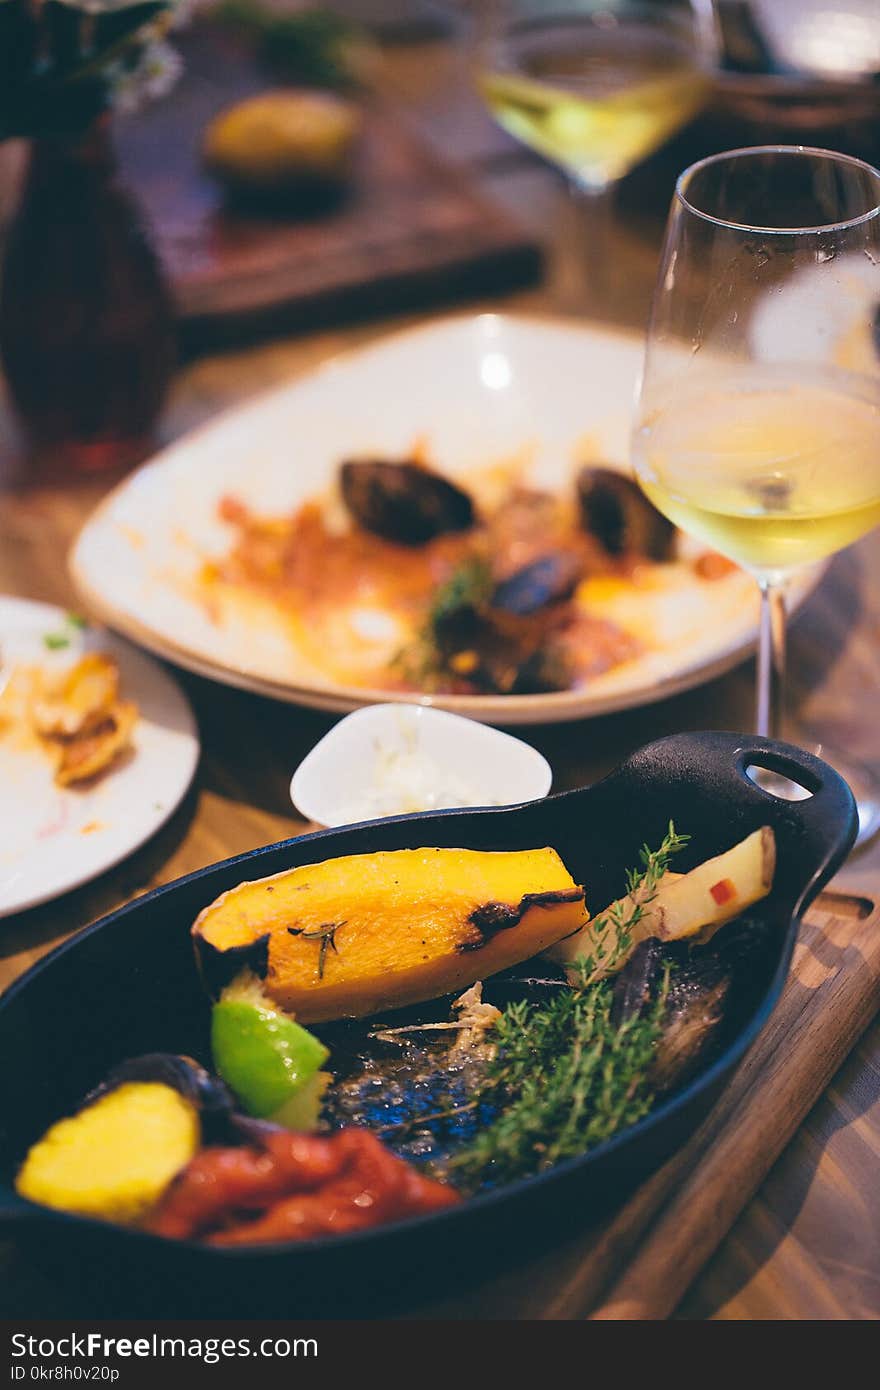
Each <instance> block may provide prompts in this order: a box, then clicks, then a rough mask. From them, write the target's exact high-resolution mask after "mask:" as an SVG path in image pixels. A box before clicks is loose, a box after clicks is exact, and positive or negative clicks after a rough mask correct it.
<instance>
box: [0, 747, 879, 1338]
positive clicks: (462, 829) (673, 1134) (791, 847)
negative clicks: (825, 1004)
mask: <svg viewBox="0 0 880 1390" xmlns="http://www.w3.org/2000/svg"><path fill="white" fill-rule="evenodd" d="M750 765H757V766H760V767H764V768H768V769H772V770H773V771H775V772H778V773H781V774H783V775H784V776H786V777H789V778H791V779H792V780H793V781H795V782H797V783H799V784H800V785H801V786H802V787H804V788H805V789H806V790H807V791H809V792H810V793H811V794H812V795H811V796H810V797H809V798H808V799H805V800H801V801H797V802H791V801H782V800H779V799H777V798H776V797H774V796H771V795H769V794H767V793H766V792H764V791H762V790H760V789H759V787H758V786H756V785H755V783H754V782H753V781H752V780H751V779H750V778H749V777H747V776H746V772H745V769H746V768H747V767H749V766H750ZM670 818H672V819H674V821H675V823H676V827H677V828H678V829H679V830H680V831H686V832H688V833H689V834H690V835H691V836H692V839H691V843H690V845H689V847H688V849H687V850H686V851H685V853H684V854H683V855H682V856H681V858H680V861H677V864H676V867H680V868H683V869H686V868H688V867H691V866H692V865H693V864H696V863H699V862H700V861H701V860H704V859H706V858H708V857H710V856H712V855H714V854H717V853H719V852H721V851H722V850H724V849H727V848H729V847H730V846H731V845H733V844H734V843H736V842H737V841H739V840H741V839H742V838H743V837H744V836H746V835H747V834H749V833H751V832H752V831H753V830H756V829H758V828H759V827H760V826H761V825H765V824H770V825H771V826H772V827H773V829H774V831H775V833H776V839H777V847H778V866H777V872H776V877H775V881H774V886H773V892H772V894H771V895H770V897H769V898H767V899H766V900H765V901H764V903H762V904H761V905H760V906H759V908H758V912H759V913H760V915H761V916H762V917H763V919H764V920H765V921H766V922H767V924H768V926H769V928H770V941H771V948H770V950H769V951H765V952H764V953H763V954H762V956H761V957H760V959H759V958H758V957H756V961H755V979H754V989H753V991H752V992H751V995H750V1004H749V1008H748V1010H747V1012H746V1014H745V1015H744V1016H743V1018H742V1020H741V1021H740V1022H738V1025H737V1029H736V1031H735V1034H734V1036H733V1037H732V1038H730V1039H728V1041H727V1043H726V1045H725V1046H724V1048H723V1050H722V1051H721V1053H720V1055H717V1056H716V1057H715V1059H714V1061H712V1062H711V1063H710V1064H709V1065H708V1066H707V1067H706V1068H705V1069H704V1070H703V1072H702V1073H701V1074H699V1075H698V1076H697V1077H696V1079H695V1080H693V1081H691V1082H690V1083H689V1084H687V1085H686V1086H684V1088H683V1089H681V1090H679V1091H678V1093H674V1094H672V1095H671V1096H670V1097H669V1098H667V1099H666V1100H664V1101H661V1102H660V1103H659V1104H658V1105H657V1106H656V1107H655V1109H654V1110H653V1111H652V1113H651V1114H650V1115H648V1116H647V1117H646V1118H645V1119H644V1120H642V1121H641V1122H640V1123H638V1124H637V1125H635V1126H633V1127H632V1128H631V1129H629V1130H627V1131H625V1132H623V1133H621V1134H620V1135H618V1136H616V1137H615V1138H614V1139H612V1140H611V1141H609V1142H608V1143H606V1144H605V1145H603V1146H602V1147H600V1148H597V1149H596V1150H594V1151H593V1152H591V1153H589V1154H586V1155H585V1156H583V1157H582V1158H579V1159H575V1160H571V1161H569V1162H566V1163H563V1164H560V1165H558V1166H557V1167H556V1168H554V1169H552V1170H551V1171H549V1172H547V1173H544V1174H541V1175H539V1176H538V1177H533V1178H530V1179H527V1180H524V1181H521V1182H518V1183H516V1184H513V1185H510V1186H508V1187H505V1188H500V1189H496V1190H493V1191H490V1192H488V1193H485V1194H483V1195H481V1196H478V1197H476V1198H474V1199H472V1200H470V1201H468V1202H466V1203H463V1204H462V1206H461V1207H460V1208H457V1209H453V1210H451V1211H449V1212H444V1213H440V1214H435V1215H432V1216H429V1217H425V1218H420V1219H417V1220H413V1221H410V1222H406V1223H401V1224H398V1225H395V1226H389V1227H384V1228H379V1229H377V1230H375V1231H370V1232H367V1233H362V1234H360V1235H356V1236H351V1237H341V1238H338V1239H333V1240H323V1241H316V1242H310V1243H308V1244H287V1245H276V1246H262V1247H255V1248H251V1249H240V1248H235V1249H215V1248H210V1247H207V1246H199V1245H196V1244H190V1243H186V1242H172V1241H163V1240H160V1239H158V1238H157V1237H153V1236H149V1235H146V1234H143V1233H141V1232H138V1231H126V1230H123V1229H120V1228H118V1227H113V1226H110V1225H105V1224H103V1223H100V1222H96V1221H89V1220H84V1219H81V1218H77V1217H71V1216H67V1215H64V1214H62V1213H57V1212H50V1211H48V1210H46V1209H44V1208H39V1207H36V1206H34V1205H32V1204H30V1203H27V1202H24V1201H22V1200H21V1199H19V1198H17V1197H16V1195H15V1194H14V1192H13V1190H12V1180H13V1177H14V1173H15V1169H16V1167H17V1164H18V1163H19V1162H20V1160H21V1158H22V1156H23V1154H24V1152H25V1151H26V1150H27V1148H28V1146H29V1145H30V1144H31V1143H32V1142H33V1141H34V1139H35V1138H37V1137H38V1136H39V1134H41V1133H42V1132H43V1130H44V1129H45V1128H46V1127H47V1126H48V1125H49V1124H50V1123H51V1122H53V1121H54V1120H56V1119H57V1118H58V1117H59V1116H61V1115H63V1114H65V1113H67V1112H69V1111H71V1110H72V1109H74V1108H75V1107H76V1105H77V1104H78V1102H79V1101H80V1100H81V1098H82V1097H83V1096H84V1095H85V1093H86V1092H87V1091H88V1090H89V1089H90V1088H91V1087H93V1086H94V1085H95V1084H96V1083H97V1082H98V1081H100V1079H101V1078H102V1077H103V1076H104V1074H105V1073H106V1072H107V1071H108V1069H109V1068H110V1067H111V1066H112V1065H113V1064H115V1063H118V1062H119V1061H121V1060H122V1059H123V1058H125V1057H129V1056H134V1055H136V1054H138V1053H142V1052H153V1051H160V1050H161V1051H170V1052H184V1053H188V1054H190V1055H195V1056H198V1057H201V1058H202V1059H207V1057H208V1051H207V1030H208V1014H209V1010H208V1007H207V1003H206V1000H205V998H204V996H203V994H202V992H201V989H200V985H199V981H198V979H197V975H196V971H195V968H194V963H193V955H192V948H191V943H190V936H189V929H190V925H191V923H192V922H193V920H194V918H195V917H196V915H197V913H198V912H199V911H200V910H201V908H203V907H204V906H205V905H206V904H207V903H209V902H211V901H212V900H213V899H214V898H215V897H216V896H217V895H218V894H219V893H222V892H224V891H225V890H226V889H228V888H232V887H233V886H234V885H236V884H237V883H240V882H241V881H242V880H243V879H246V878H261V877H263V876H265V875H268V874H274V873H278V872H279V871H281V870H283V869H288V868H291V867H294V866H297V865H301V864H309V863H314V862H316V861H318V860H322V859H326V858H329V857H332V856H335V855H342V854H356V853H366V852H370V851H374V850H389V849H403V848H417V847H419V846H422V845H438V846H458V847H464V848H471V849H481V850H498V849H526V848H533V847H537V846H542V845H552V846H553V847H554V848H555V849H557V850H558V851H559V853H560V854H561V856H562V858H563V860H564V861H565V863H566V865H567V866H568V868H569V870H570V871H571V873H572V874H573V875H574V877H575V878H576V879H577V880H578V882H583V883H585V884H586V885H587V898H588V902H589V903H590V904H592V905H593V906H594V907H598V906H599V905H603V904H605V903H607V902H610V901H612V900H613V899H614V898H615V897H616V896H617V895H619V894H620V893H621V891H622V890H623V886H624V874H625V871H626V869H627V868H629V867H630V866H632V865H634V864H636V863H637V856H638V851H639V849H640V847H641V846H642V845H643V844H645V843H647V844H649V845H656V844H659V843H660V841H661V840H662V838H663V834H664V832H665V830H666V827H667V824H668V822H669V820H670ZM855 832H856V811H855V806H854V802H853V798H852V794H851V792H850V790H849V788H848V787H847V785H846V783H845V782H843V780H842V779H841V778H840V777H839V776H838V775H837V773H835V772H834V771H833V770H832V769H831V768H830V767H828V766H827V765H826V764H824V763H822V762H820V761H819V760H818V759H816V758H814V757H812V756H810V755H809V754H807V753H804V752H802V751H800V750H799V749H795V748H793V747H789V746H787V745H785V744H780V743H773V742H770V741H768V740H766V739H760V738H752V737H744V736H741V735H738V734H721V733H700V734H680V735H675V736H674V737H671V738H665V739H661V740H660V741H658V742H656V743H652V744H650V745H648V746H647V747H646V748H643V749H642V750H641V751H639V752H637V753H635V754H634V755H633V756H632V757H631V758H629V759H628V760H627V762H625V763H624V764H623V765H622V767H620V768H619V769H618V770H617V771H616V772H614V773H612V774H611V775H610V776H609V777H606V778H605V779H604V780H603V781H601V782H599V783H597V784H596V785H595V786H592V787H586V788H583V789H582V790H580V791H573V792H565V793H563V794H561V795H558V796H553V797H550V798H548V799H547V800H545V801H540V802H530V803H527V804H525V805H523V806H516V807H512V808H506V809H487V810H476V811H472V810H468V811H447V812H435V813H433V814H430V815H416V816H404V817H398V818H395V819H391V820H383V821H377V822H373V823H368V824H364V825H360V826H353V827H347V828H344V829H341V830H332V831H323V832H320V833H318V834H314V835H305V836H301V837H299V838H297V839H293V840H287V841H285V842H283V843H281V844H278V845H270V846H268V847H267V848H265V849H258V850H254V851H253V852H252V853H250V854H245V855H241V856H239V857H238V858H235V859H229V860H226V861H225V862H224V863H220V864H214V865H212V866H211V867H210V868H207V869H203V870H201V871H199V872H198V873H194V874H191V875H189V876H188V877H187V878H183V879H180V880H179V881H178V882H176V883H172V884H169V885H168V886H167V887H164V888H159V889H157V890H156V891H155V892H152V893H148V894H147V895H146V896H144V897H142V898H139V899H138V900H137V901H136V902H133V903H131V904H129V905H128V906H127V907H124V908H122V909H120V910H119V911H118V912H115V913H112V914H111V915H110V916H109V917H105V918H104V919H103V920H101V921H99V922H97V923H95V924H94V925H93V926H91V927H89V928H88V929H87V930H85V931H83V932H81V933H80V934H79V935H78V936H76V937H75V938H74V939H73V940H71V941H70V942H67V943H65V944H64V945H62V946H61V947H60V948H59V949H58V950H56V951H54V952H53V953H52V954H51V955H49V956H48V957H47V958H46V959H45V960H43V961H41V962H40V963H39V964H38V965H37V966H35V967H34V969H32V970H31V971H29V972H28V973H27V974H26V975H25V976H23V977H22V979H20V980H19V981H17V982H16V983H15V984H14V985H13V986H12V987H11V989H9V990H8V991H7V993H6V994H5V995H4V996H3V998H2V999H0V1057H2V1059H3V1061H2V1067H0V1155H2V1170H0V1180H2V1183H3V1186H2V1187H0V1217H2V1218H4V1219H5V1220H6V1221H10V1222H18V1223H21V1229H20V1231H19V1232H18V1234H20V1235H21V1236H22V1237H25V1236H26V1240H25V1241H24V1242H23V1243H24V1244H25V1245H26V1246H28V1247H29V1248H31V1249H34V1248H36V1249H38V1250H40V1251H41V1252H43V1253H42V1255H41V1258H42V1259H43V1260H44V1261H45V1262H46V1264H47V1265H51V1267H52V1268H53V1270H56V1272H57V1271H58V1270H60V1271H61V1275H60V1277H62V1278H65V1279H67V1281H68V1285H67V1286H68V1287H69V1288H70V1289H71V1290H73V1289H75V1290H76V1291H77V1292H76V1293H72V1294H71V1299H72V1302H71V1311H73V1310H74V1309H77V1308H78V1309H84V1310H85V1311H91V1312H98V1311H104V1312H105V1313H111V1314H112V1313H114V1312H115V1313H117V1314H118V1315H126V1314H134V1313H137V1312H141V1313H143V1312H156V1313H161V1312H164V1313H166V1314H168V1313H170V1314H174V1313H177V1314H180V1315H182V1314H185V1313H202V1314H210V1313H213V1314H218V1313H221V1312H222V1313H227V1314H229V1313H235V1312H238V1313H245V1312H249V1313H251V1314H254V1313H262V1314H268V1313H271V1312H274V1313H276V1314H278V1313H286V1314H293V1315H297V1314H298V1315H305V1314H312V1315H318V1316H320V1315H322V1314H323V1315H330V1316H336V1317H338V1316H340V1314H341V1313H343V1312H348V1313H350V1314H354V1315H355V1316H357V1315H358V1314H364V1313H366V1312H367V1311H371V1310H375V1309H376V1308H377V1307H378V1306H383V1307H387V1306H398V1305H400V1304H401V1302H404V1303H412V1302H414V1301H417V1300H418V1299H419V1297H422V1296H426V1295H427V1294H429V1293H430V1292H431V1290H432V1288H433V1289H436V1287H437V1286H438V1285H441V1286H443V1287H445V1288H446V1290H447V1291H448V1290H450V1289H460V1288H461V1287H463V1286H464V1285H465V1284H466V1282H467V1281H468V1280H469V1279H472V1278H474V1277H485V1276H486V1274H487V1273H488V1271H489V1269H490V1267H491V1265H492V1263H493V1260H497V1259H510V1258H511V1256H512V1255H513V1254H514V1253H521V1252H522V1251H523V1250H525V1249H527V1248H530V1247H533V1246H534V1243H535V1242H536V1241H540V1240H544V1241H548V1240H552V1239H554V1237H555V1236H556V1235H557V1234H558V1233H559V1231H560V1229H564V1230H565V1231H566V1232H569V1233H570V1231H571V1230H572V1228H573V1227H575V1226H576V1225H577V1224H580V1223H583V1224H585V1223H587V1222H589V1221H590V1220H591V1219H593V1218H595V1217H597V1216H598V1215H600V1214H607V1212H608V1211H609V1210H610V1208H611V1207H612V1205H613V1204H615V1203H617V1202H619V1201H620V1200H621V1199H622V1198H623V1197H624V1196H625V1195H626V1193H627V1192H628V1191H629V1190H631V1189H632V1187H633V1186H634V1184H635V1183H636V1182H637V1181H638V1180H639V1179H640V1178H641V1177H643V1176H644V1175H645V1174H647V1173H648V1172H649V1171H651V1170H652V1169H654V1168H656V1167H657V1166H658V1165H659V1164H660V1163H661V1162H662V1161H663V1160H664V1159H665V1158H666V1157H668V1156H669V1155H670V1154H671V1153H672V1152H673V1151H674V1150H675V1149H676V1148H677V1147H678V1146H679V1145H680V1144H681V1143H682V1142H683V1140H684V1139H685V1138H686V1137H687V1136H688V1134H689V1133H690V1132H691V1131H692V1130H693V1129H694V1127H695V1126H696V1124H697V1123H698V1122H699V1121H700V1120H701V1119H702V1118H703V1116H704V1115H705V1114H706V1112H707V1111H708V1110H709V1108H710V1106H711V1105H712V1104H713V1102H714V1100H715V1099H716V1097H717V1096H718V1094H719V1092H720V1091H721V1089H722V1087H723V1086H724V1084H725V1082H726V1081H727V1080H728V1079H729V1077H730V1075H731V1072H732V1071H733V1069H734V1068H735V1066H736V1065H737V1063H738V1062H739V1061H740V1060H741V1058H742V1057H743V1055H744V1053H745V1052H746V1050H747V1049H748V1048H749V1047H750V1045H751V1044H752V1043H753V1041H754V1039H755V1037H756V1036H757V1034H758V1033H759V1032H760V1030H761V1028H762V1027H763V1025H764V1024H765V1023H766V1021H767V1018H768V1017H769V1015H770V1013H771V1011H772V1010H773V1008H774V1006H775V1004H776V1002H777V1000H778V998H779V995H780V992H781V990H782V986H783V984H784V982H785V978H786V975H787V973H788V968H789V962H790V959H791V954H792V950H793V947H794V943H795V939H796V937H797V932H798V925H799V919H800V916H801V914H802V913H803V911H804V909H805V907H806V906H807V905H808V903H809V902H810V901H811V900H812V899H813V897H815V895H816V894H817V893H818V892H819V890H820V889H821V888H822V886H823V885H824V884H825V883H827V881H828V879H829V878H830V877H831V875H832V874H833V873H834V871H835V870H836V869H837V868H838V867H839V865H840V864H841V862H842V861H843V859H844V857H845V856H846V854H847V852H848V851H849V849H850V848H851V846H852V843H853V839H854V837H855ZM86 1290H90V1292H85V1291H86ZM84 1300H85V1302H84Z"/></svg>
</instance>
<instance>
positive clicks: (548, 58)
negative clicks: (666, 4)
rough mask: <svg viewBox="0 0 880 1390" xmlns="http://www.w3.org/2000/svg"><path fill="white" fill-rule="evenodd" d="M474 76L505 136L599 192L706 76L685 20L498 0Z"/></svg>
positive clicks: (676, 118) (659, 134)
mask: <svg viewBox="0 0 880 1390" xmlns="http://www.w3.org/2000/svg"><path fill="white" fill-rule="evenodd" d="M498 11H499V19H498V27H497V29H496V31H495V32H494V33H493V34H491V36H490V38H489V39H488V40H487V42H486V44H485V47H484V49H483V51H482V53H481V61H480V66H479V71H478V79H477V80H478V84H479V87H480V90H481V92H482V95H483V98H484V100H485V101H486V104H487V105H488V107H489V109H490V111H491V112H492V114H493V115H494V117H495V119H496V120H497V121H498V123H499V125H502V126H503V127H504V128H505V130H507V131H508V132H509V133H510V134H511V135H513V136H515V137H516V139H518V140H521V141H522V143H523V144H525V145H529V146H530V147H531V148H532V149H534V150H537V152H538V153H539V154H542V155H543V156H544V157H545V158H546V159H548V160H550V161H551V163H553V164H556V165H558V167H559V168H560V169H563V170H564V171H565V172H566V173H567V174H568V176H569V177H570V178H571V179H572V180H573V182H574V183H575V184H577V185H578V186H579V187H580V188H581V189H583V190H585V191H587V192H601V191H603V190H604V189H606V188H607V187H608V185H609V184H611V183H613V182H615V181H616V180H617V179H620V178H622V177H623V176H624V174H627V173H628V172H629V171H630V169H632V168H633V167H634V165H636V164H638V163H640V161H641V160H643V159H646V158H647V157H648V155H650V154H652V153H653V152H654V150H656V149H657V148H658V147H659V146H660V145H661V144H663V142H664V141H665V140H667V139H668V138H669V137H670V136H671V135H674V134H675V132H676V131H677V130H678V129H680V127H681V126H683V125H686V124H687V122H688V121H689V120H691V118H692V117H693V116H695V115H696V113H697V111H698V110H699V109H700V107H701V106H702V104H703V102H704V100H705V97H706V93H707V90H708V78H707V75H706V72H705V71H704V69H703V67H702V66H701V63H700V61H699V51H698V48H697V46H696V44H695V40H694V34H693V31H692V28H691V25H690V23H689V21H688V20H687V19H686V18H685V17H684V16H683V15H682V14H681V13H679V15H678V16H676V12H675V11H674V10H671V11H670V12H668V13H667V14H664V13H663V12H662V11H660V12H658V11H657V10H656V9H652V8H650V7H645V6H636V5H623V6H620V7H618V10H617V11H616V12H615V11H614V10H606V9H603V10H600V11H598V12H597V11H596V10H595V9H594V8H591V7H590V6H588V5H587V4H586V3H584V4H581V5H578V4H577V3H571V0H569V4H568V5H567V4H566V0H558V5H552V4H551V5H550V6H541V5H538V4H528V3H520V4H516V3H515V0H512V3H511V4H510V5H509V6H505V5H504V4H503V3H500V4H499V5H498Z"/></svg>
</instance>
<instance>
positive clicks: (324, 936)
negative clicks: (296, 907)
mask: <svg viewBox="0 0 880 1390" xmlns="http://www.w3.org/2000/svg"><path fill="white" fill-rule="evenodd" d="M344 926H345V921H344V920H343V921H341V922H322V923H321V925H320V927H312V928H311V929H309V930H307V929H306V928H305V927H288V928H287V930H288V931H289V932H290V935H291V936H301V937H302V939H303V941H317V942H319V943H320V944H319V946H318V979H319V980H323V978H324V962H325V960H326V959H327V951H328V950H331V951H332V952H333V954H334V956H338V955H339V948H338V946H337V945H336V933H337V932H338V931H339V928H340V927H344Z"/></svg>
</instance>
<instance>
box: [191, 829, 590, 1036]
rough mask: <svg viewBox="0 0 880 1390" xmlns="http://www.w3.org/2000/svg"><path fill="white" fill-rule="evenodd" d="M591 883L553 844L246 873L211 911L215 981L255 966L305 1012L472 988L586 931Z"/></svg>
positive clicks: (205, 925)
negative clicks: (257, 875) (577, 877)
mask: <svg viewBox="0 0 880 1390" xmlns="http://www.w3.org/2000/svg"><path fill="white" fill-rule="evenodd" d="M584 919H585V909H584V890H583V888H580V887H579V886H578V885H577V884H576V883H575V882H574V879H573V878H572V877H571V874H570V873H569V872H568V870H567V869H566V867H565V865H564V864H563V862H562V860H561V859H560V857H559V855H558V854H557V853H556V851H555V850H553V849H534V850H522V851H517V852H508V853H487V852H479V851H476V850H467V849H404V850H391V851H388V852H384V853H377V854H366V855H349V856H345V857H343V858H340V859H328V860H325V861H324V862H323V863H320V864H310V865H306V866H305V867H303V868H299V869H291V870H289V871H288V872H286V873H282V874H276V875H274V876H273V877H272V878H265V879H259V880H257V881H256V882H253V883H241V884H239V886H238V887H237V888H233V889H231V890H230V891H229V892H228V893H224V894H223V895H222V897H220V898H218V899H217V900H216V902H214V903H211V905H210V906H209V907H206V908H205V910H204V911H203V912H202V913H201V914H200V916H199V917H198V919H197V921H196V922H195V924H194V926H193V936H194V940H195V946H196V954H197V957H198V960H199V964H200V967H201V970H202V975H203V978H204V979H205V983H206V984H207V986H208V988H209V990H210V991H211V993H212V994H217V993H218V992H219V990H221V989H222V988H223V986H224V985H225V984H227V983H228V981H229V980H230V979H231V978H233V976H235V975H237V974H238V972H239V971H240V970H241V969H242V968H243V967H244V966H247V967H249V968H250V969H251V970H253V971H254V973H255V974H257V975H259V976H260V977H261V978H262V979H263V980H264V982H265V984H264V987H265V990H266V993H267V995H268V996H269V997H270V998H271V999H273V1000H274V1001H275V1002H276V1003H277V1004H280V1005H281V1007H282V1008H284V1009H288V1010H291V1011H292V1012H293V1013H294V1014H295V1015H296V1017H297V1019H299V1020H300V1021H301V1022H303V1023H312V1022H315V1023H317V1022H320V1021H322V1020H327V1019H334V1018H361V1017H363V1016H364V1015H366V1014H371V1013H376V1012H378V1011H379V1010H382V1009H392V1008H398V1007H401V1006H403V1005H406V1004H415V1003H418V1002H419V1001H421V1000H424V999H432V998H435V997H436V996H437V995H441V994H447V993H449V992H450V991H452V990H458V989H463V988H465V987H466V986H468V985H470V984H473V983H474V981H475V980H479V979H484V978H485V977H486V976H487V975H491V974H493V973H494V972H495V971H497V970H504V969H505V968H506V967H507V966H510V965H515V964H516V963H517V962H518V961H521V960H526V959H527V958H528V957H529V956H533V955H535V954H536V953H537V952H539V951H542V950H545V949H546V948H547V947H548V946H550V945H552V944H553V942H555V941H559V940H560V939H561V938H562V937H564V936H567V935H569V933H571V932H574V931H577V930H578V928H579V927H580V926H581V925H582V924H583V922H584Z"/></svg>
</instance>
